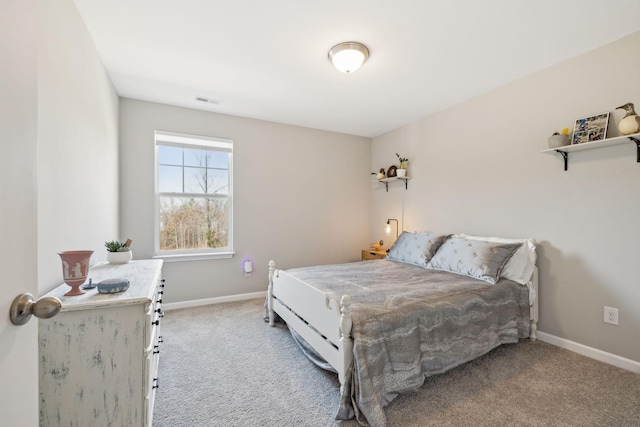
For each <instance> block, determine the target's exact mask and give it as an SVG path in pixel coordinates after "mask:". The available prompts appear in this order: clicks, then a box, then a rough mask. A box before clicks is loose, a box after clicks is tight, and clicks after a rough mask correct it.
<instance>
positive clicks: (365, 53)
mask: <svg viewBox="0 0 640 427" xmlns="http://www.w3.org/2000/svg"><path fill="white" fill-rule="evenodd" d="M367 58H369V49H367V47H366V46H365V45H363V44H361V43H357V42H344V43H340V44H338V45H335V46H334V47H332V48H331V50H330V51H329V59H331V62H332V63H333V65H334V67H336V68H337V69H338V71H341V72H343V73H345V74H349V73H352V72H354V71H356V70H357V69H358V68H360V66H362V64H364V62H365V61H366V60H367Z"/></svg>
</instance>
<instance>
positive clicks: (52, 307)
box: [9, 294, 62, 325]
mask: <svg viewBox="0 0 640 427" xmlns="http://www.w3.org/2000/svg"><path fill="white" fill-rule="evenodd" d="M60 308H62V302H61V301H60V300H59V299H58V298H54V297H46V298H40V299H39V300H38V301H36V300H35V298H33V295H31V294H22V295H18V296H17V297H16V298H15V299H14V300H13V302H12V303H11V308H10V309H9V318H10V319H11V323H13V324H14V325H24V324H25V323H27V322H28V321H29V319H31V315H34V316H36V317H37V318H39V319H48V318H50V317H53V316H55V315H56V314H58V313H59V312H60Z"/></svg>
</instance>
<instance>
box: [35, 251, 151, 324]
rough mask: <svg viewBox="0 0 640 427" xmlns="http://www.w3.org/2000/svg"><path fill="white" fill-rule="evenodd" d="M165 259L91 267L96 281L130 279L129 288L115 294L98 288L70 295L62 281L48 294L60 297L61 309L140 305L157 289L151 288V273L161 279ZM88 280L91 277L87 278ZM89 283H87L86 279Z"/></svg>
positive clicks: (95, 282)
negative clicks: (68, 295) (104, 292)
mask: <svg viewBox="0 0 640 427" xmlns="http://www.w3.org/2000/svg"><path fill="white" fill-rule="evenodd" d="M161 267H162V260H160V259H143V260H133V261H131V262H129V263H127V264H109V263H107V262H105V263H100V264H96V265H94V266H93V267H91V269H90V270H89V276H88V278H90V279H91V280H92V281H93V283H94V284H96V285H97V284H98V282H100V281H101V280H104V279H114V278H116V277H123V278H125V279H128V280H129V283H130V285H129V289H127V290H126V291H124V292H119V293H114V294H101V293H98V288H97V287H95V288H93V289H85V290H84V292H85V293H84V294H82V295H77V296H71V297H66V296H64V294H65V293H67V292H68V291H69V289H70V287H69V286H68V285H66V284H64V283H63V284H62V285H60V286H58V287H57V288H55V289H54V290H52V291H51V292H49V293H47V294H46V295H45V296H47V297H56V298H59V299H60V301H62V309H61V310H60V311H74V310H83V309H87V308H98V307H105V306H108V305H111V304H119V305H122V304H140V303H144V302H151V301H152V299H153V296H154V294H155V292H156V289H155V288H154V287H149V276H150V275H155V276H156V277H155V278H154V281H158V280H159V279H160V274H161V273H160V272H161ZM87 281H88V279H87ZM85 283H86V282H85Z"/></svg>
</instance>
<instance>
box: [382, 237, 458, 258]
mask: <svg viewBox="0 0 640 427" xmlns="http://www.w3.org/2000/svg"><path fill="white" fill-rule="evenodd" d="M448 237H449V236H448V235H446V236H440V235H437V234H432V233H418V232H416V233H411V232H409V231H403V232H402V234H400V237H398V239H397V240H396V241H395V243H394V244H393V246H392V247H391V249H389V252H388V253H387V259H390V260H394V261H400V262H404V263H408V264H415V265H419V266H420V267H426V266H427V263H428V262H429V260H430V259H431V258H432V257H433V255H434V254H435V253H436V251H437V250H438V248H439V247H440V245H442V242H444V241H445V240H447V238H448Z"/></svg>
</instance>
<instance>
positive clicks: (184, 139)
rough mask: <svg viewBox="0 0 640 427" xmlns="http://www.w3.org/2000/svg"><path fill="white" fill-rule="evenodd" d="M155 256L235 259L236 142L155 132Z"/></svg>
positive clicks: (168, 258)
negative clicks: (233, 219)
mask: <svg viewBox="0 0 640 427" xmlns="http://www.w3.org/2000/svg"><path fill="white" fill-rule="evenodd" d="M155 143H156V227H155V230H156V233H155V234H156V247H155V253H156V256H158V257H161V258H165V259H167V260H172V259H175V260H183V259H201V258H229V257H231V256H232V255H233V244H232V243H233V234H232V222H233V221H232V211H233V209H232V206H233V203H232V199H233V179H232V178H233V174H232V169H233V168H232V166H233V141H230V140H228V139H220V138H210V137H204V136H195V135H184V134H178V133H173V132H161V131H156V132H155Z"/></svg>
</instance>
